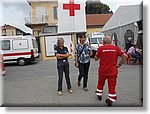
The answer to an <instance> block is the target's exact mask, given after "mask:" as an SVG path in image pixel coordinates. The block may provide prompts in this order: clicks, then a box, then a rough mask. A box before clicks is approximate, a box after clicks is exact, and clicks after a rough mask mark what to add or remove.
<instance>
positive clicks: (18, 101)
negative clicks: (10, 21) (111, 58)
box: [3, 59, 143, 107]
mask: <svg viewBox="0 0 150 114" xmlns="http://www.w3.org/2000/svg"><path fill="white" fill-rule="evenodd" d="M69 61H70V78H71V83H72V86H73V90H74V93H73V94H69V93H68V91H67V88H66V83H65V80H64V81H63V96H57V69H56V61H55V60H50V61H40V62H39V63H38V64H30V65H27V66H23V67H20V66H17V65H9V66H7V67H6V74H7V75H6V76H5V77H4V78H3V80H4V93H3V95H4V104H3V106H96V107H105V106H106V104H105V99H106V98H107V84H106V85H105V90H104V95H103V100H102V101H98V99H97V97H96V95H95V90H96V85H97V69H98V62H96V61H94V60H93V59H91V66H90V71H89V81H88V88H89V92H85V91H84V90H83V88H82V87H78V86H77V84H76V82H77V75H78V70H77V69H76V68H75V67H74V62H73V59H70V60H69ZM117 95H118V100H117V101H116V102H115V103H114V104H113V106H137V107H139V106H142V105H143V104H142V102H141V97H142V66H140V65H123V66H122V67H121V68H119V77H118V85H117Z"/></svg>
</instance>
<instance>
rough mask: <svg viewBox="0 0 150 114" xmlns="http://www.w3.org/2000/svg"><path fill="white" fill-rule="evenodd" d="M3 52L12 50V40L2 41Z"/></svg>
mask: <svg viewBox="0 0 150 114" xmlns="http://www.w3.org/2000/svg"><path fill="white" fill-rule="evenodd" d="M2 50H10V40H3V41H2Z"/></svg>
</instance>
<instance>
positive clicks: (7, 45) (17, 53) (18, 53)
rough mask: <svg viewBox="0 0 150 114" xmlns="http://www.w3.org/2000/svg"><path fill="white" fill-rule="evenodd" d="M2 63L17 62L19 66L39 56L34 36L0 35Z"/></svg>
mask: <svg viewBox="0 0 150 114" xmlns="http://www.w3.org/2000/svg"><path fill="white" fill-rule="evenodd" d="M0 39H1V46H2V47H1V49H2V51H3V57H4V58H3V59H4V63H14V62H17V63H18V64H19V65H20V66H23V65H25V64H26V63H28V62H32V61H36V60H37V59H38V57H39V54H38V46H37V42H36V38H35V37H34V36H31V35H27V36H0Z"/></svg>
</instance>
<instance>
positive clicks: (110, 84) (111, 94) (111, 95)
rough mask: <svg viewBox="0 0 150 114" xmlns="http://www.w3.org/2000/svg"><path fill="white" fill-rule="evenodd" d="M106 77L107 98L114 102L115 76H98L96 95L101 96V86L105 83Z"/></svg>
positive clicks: (115, 97)
mask: <svg viewBox="0 0 150 114" xmlns="http://www.w3.org/2000/svg"><path fill="white" fill-rule="evenodd" d="M106 79H107V83H108V99H109V100H110V101H112V102H114V101H116V100H117V95H116V82H117V76H99V80H98V84H97V90H96V95H97V96H102V94H103V87H104V85H105V81H106Z"/></svg>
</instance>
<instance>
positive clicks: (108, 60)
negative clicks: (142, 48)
mask: <svg viewBox="0 0 150 114" xmlns="http://www.w3.org/2000/svg"><path fill="white" fill-rule="evenodd" d="M103 42H104V45H103V46H101V47H99V48H98V52H97V54H96V55H95V57H94V59H95V60H96V61H97V60H99V58H100V67H99V72H98V75H99V79H98V85H97V90H96V95H97V96H98V98H99V100H101V99H102V94H103V86H104V84H105V80H106V79H107V82H108V99H106V100H105V102H106V104H107V105H108V106H111V105H112V103H113V102H114V101H116V99H117V95H116V82H117V74H118V69H117V68H118V67H120V66H121V65H122V64H123V63H124V62H125V61H126V59H127V55H126V54H125V52H124V51H122V50H121V49H120V48H119V47H118V46H114V45H112V44H111V38H110V37H109V36H105V37H104V39H103ZM118 56H121V57H122V59H121V61H120V62H119V64H117V60H118Z"/></svg>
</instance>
